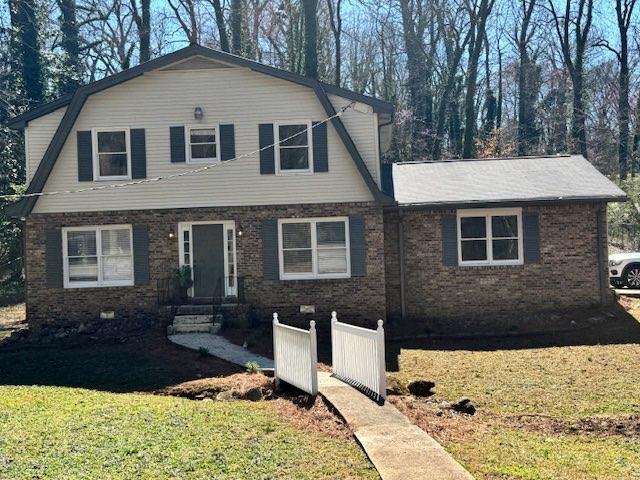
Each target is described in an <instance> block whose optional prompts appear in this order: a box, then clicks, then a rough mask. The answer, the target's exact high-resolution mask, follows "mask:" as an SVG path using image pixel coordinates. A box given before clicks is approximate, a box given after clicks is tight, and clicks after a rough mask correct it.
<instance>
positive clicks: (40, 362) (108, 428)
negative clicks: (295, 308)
mask: <svg viewBox="0 0 640 480" xmlns="http://www.w3.org/2000/svg"><path fill="white" fill-rule="evenodd" d="M1 314H2V312H0V315H1ZM5 318H6V317H5ZM212 377H220V381H218V380H209V379H210V378H212ZM255 377H257V375H248V374H244V373H241V372H240V371H239V369H238V368H237V367H236V366H233V365H231V364H228V363H226V362H224V361H221V360H218V359H216V358H214V357H210V356H205V355H201V354H198V353H197V352H192V351H188V350H183V349H180V348H178V347H176V346H174V345H172V344H170V343H169V342H168V340H167V339H166V337H164V335H163V334H162V333H161V332H157V333H155V334H149V335H145V336H144V337H142V338H134V339H129V340H127V341H126V342H123V343H117V344H98V345H89V346H84V347H74V348H22V349H19V350H13V351H9V350H6V349H4V350H2V349H0V478H2V479H5V478H6V479H9V478H11V479H33V478H38V479H67V478H112V479H120V478H122V479H126V478H149V479H163V478H186V479H199V478H200V479H204V478H207V479H208V478H216V479H238V478H251V479H276V478H277V479H280V478H284V479H287V478H291V479H294V478H295V479H298V478H308V479H323V478H324V479H329V478H332V479H333V478H352V479H356V478H357V479H361V478H362V479H375V478H379V477H378V474H377V472H376V471H375V469H374V468H373V467H372V466H371V464H370V463H369V462H368V460H367V459H366V457H365V455H364V454H363V453H362V451H361V450H360V448H358V446H357V445H356V443H355V442H354V441H353V439H352V438H351V435H350V432H349V431H348V429H347V428H346V427H344V426H343V425H342V424H341V423H340V422H339V421H338V420H337V419H336V418H335V417H334V416H333V415H332V414H331V413H329V412H328V410H327V409H326V407H324V405H323V404H322V402H321V401H319V400H316V402H315V404H313V405H311V406H310V405H301V406H298V405H296V404H295V403H293V402H291V401H290V400H287V399H276V400H271V401H261V402H250V401H246V400H234V401H217V400H216V401H212V400H201V401H194V400H189V399H186V398H178V397H175V396H170V395H168V394H174V395H186V396H190V397H192V396H196V394H197V393H198V392H197V390H198V389H204V390H206V389H207V388H209V389H210V388H211V385H214V386H215V385H218V384H221V383H224V382H231V383H233V382H236V383H238V382H239V383H242V382H245V383H247V384H251V383H252V382H253V383H255V380H252V379H254V378H255ZM184 382H187V383H184Z"/></svg>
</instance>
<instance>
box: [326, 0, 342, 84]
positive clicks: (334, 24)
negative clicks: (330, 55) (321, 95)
mask: <svg viewBox="0 0 640 480" xmlns="http://www.w3.org/2000/svg"><path fill="white" fill-rule="evenodd" d="M341 4H342V0H336V4H335V7H334V5H333V0H327V8H328V9H329V22H330V25H331V32H332V33H333V41H334V43H335V59H336V60H335V73H334V79H333V83H335V84H336V85H337V86H338V87H339V86H340V80H341V78H340V73H341V69H342V42H341V40H342V39H341V35H342V13H341V11H340V7H341Z"/></svg>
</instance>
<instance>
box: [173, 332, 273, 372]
mask: <svg viewBox="0 0 640 480" xmlns="http://www.w3.org/2000/svg"><path fill="white" fill-rule="evenodd" d="M168 338H169V340H170V341H171V342H173V343H175V344H176V345H181V346H183V347H187V348H190V349H191V350H200V348H206V349H207V351H208V352H209V353H210V354H211V355H214V356H216V357H219V358H221V359H223V360H226V361H227V362H230V363H235V364H237V365H240V366H242V367H244V366H245V365H246V364H247V362H256V363H257V364H258V365H259V366H260V370H273V360H271V359H270V358H267V357H263V356H262V355H257V354H255V353H252V352H250V351H249V350H247V349H246V348H242V347H241V346H240V345H236V344H235V343H231V342H230V341H229V340H227V339H226V338H224V337H221V336H219V335H212V334H211V333H179V334H177V335H169V337H168Z"/></svg>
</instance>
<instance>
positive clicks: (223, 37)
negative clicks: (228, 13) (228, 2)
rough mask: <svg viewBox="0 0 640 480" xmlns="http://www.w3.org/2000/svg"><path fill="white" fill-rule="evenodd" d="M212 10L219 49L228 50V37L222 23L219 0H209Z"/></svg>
mask: <svg viewBox="0 0 640 480" xmlns="http://www.w3.org/2000/svg"><path fill="white" fill-rule="evenodd" d="M211 3H212V5H213V11H214V13H215V15H216V27H217V28H218V36H219V37H220V49H221V50H222V51H223V52H229V38H228V37H227V28H226V26H225V24H224V12H223V11H222V4H221V3H220V0H211Z"/></svg>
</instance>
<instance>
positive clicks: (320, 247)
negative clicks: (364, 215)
mask: <svg viewBox="0 0 640 480" xmlns="http://www.w3.org/2000/svg"><path fill="white" fill-rule="evenodd" d="M278 236H279V246H280V252H279V253H280V254H279V258H280V278H281V279H283V280H295V279H310V278H347V277H349V276H350V274H351V272H350V270H351V269H350V260H349V222H348V219H347V218H344V217H338V218H319V219H283V220H280V221H279V222H278Z"/></svg>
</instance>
